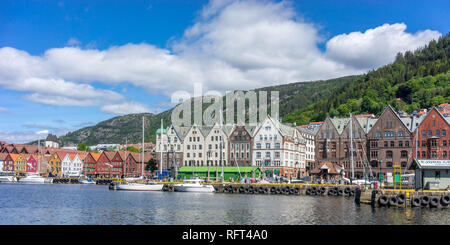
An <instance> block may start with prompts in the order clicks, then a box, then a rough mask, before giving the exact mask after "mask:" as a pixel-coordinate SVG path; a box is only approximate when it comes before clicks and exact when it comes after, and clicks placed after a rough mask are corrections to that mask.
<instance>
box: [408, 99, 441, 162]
mask: <svg viewBox="0 0 450 245" xmlns="http://www.w3.org/2000/svg"><path fill="white" fill-rule="evenodd" d="M449 133H450V125H449V121H448V120H446V118H445V117H443V116H442V114H441V113H440V112H439V111H438V110H437V109H436V108H435V107H434V108H433V109H431V110H430V111H429V112H428V114H427V116H426V117H425V119H423V121H422V122H421V123H420V124H419V126H418V128H417V130H416V131H415V132H414V138H413V139H414V140H413V142H414V143H413V156H414V157H415V158H417V159H439V160H442V159H450V147H449V146H450V135H449Z"/></svg>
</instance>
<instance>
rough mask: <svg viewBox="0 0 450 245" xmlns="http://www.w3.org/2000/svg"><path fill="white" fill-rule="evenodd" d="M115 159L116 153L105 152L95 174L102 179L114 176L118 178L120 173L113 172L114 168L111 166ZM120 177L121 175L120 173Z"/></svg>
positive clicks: (100, 158) (101, 154) (99, 159)
mask: <svg viewBox="0 0 450 245" xmlns="http://www.w3.org/2000/svg"><path fill="white" fill-rule="evenodd" d="M113 157H114V152H109V151H103V152H102V153H100V157H99V158H98V161H97V164H96V172H95V174H96V175H97V176H98V177H100V178H110V177H112V176H114V177H118V173H117V172H114V171H113V168H114V166H113V165H112V164H111V160H112V158H113ZM119 175H120V173H119Z"/></svg>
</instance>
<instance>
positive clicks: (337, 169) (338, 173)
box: [310, 161, 344, 183]
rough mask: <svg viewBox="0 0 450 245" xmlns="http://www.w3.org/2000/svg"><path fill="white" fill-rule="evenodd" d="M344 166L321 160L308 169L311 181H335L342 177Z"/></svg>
mask: <svg viewBox="0 0 450 245" xmlns="http://www.w3.org/2000/svg"><path fill="white" fill-rule="evenodd" d="M343 171H344V168H343V167H342V166H340V165H339V164H337V163H332V162H327V161H323V162H320V163H318V164H317V165H316V167H315V168H314V169H313V170H311V171H310V174H311V177H312V179H313V183H317V182H316V181H317V180H320V183H333V182H335V183H337V181H339V180H341V179H342V178H343V175H344V173H343Z"/></svg>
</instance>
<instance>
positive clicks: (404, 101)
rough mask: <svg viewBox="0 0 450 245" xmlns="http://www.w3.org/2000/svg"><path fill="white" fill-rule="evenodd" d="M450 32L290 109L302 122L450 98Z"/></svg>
mask: <svg viewBox="0 0 450 245" xmlns="http://www.w3.org/2000/svg"><path fill="white" fill-rule="evenodd" d="M449 70H450V34H447V35H446V36H443V37H441V38H439V40H438V41H435V40H433V41H431V42H430V43H429V44H428V45H427V46H426V47H423V48H421V49H418V50H416V51H414V52H411V51H407V52H405V53H404V54H402V53H399V54H397V57H396V60H395V62H393V63H392V64H389V65H386V66H384V67H381V68H379V69H377V70H375V71H370V72H368V73H367V74H365V75H362V76H360V77H358V78H357V79H356V80H354V81H352V82H351V83H349V84H347V85H346V86H342V87H340V88H339V89H337V90H336V91H335V92H334V93H333V96H331V97H329V98H324V99H322V100H320V101H317V102H314V103H312V104H310V105H309V106H307V107H304V108H297V109H296V110H294V111H292V112H290V113H287V114H286V115H285V116H284V118H283V120H284V121H288V122H294V121H295V122H297V123H298V124H304V123H308V122H310V121H319V120H323V119H324V118H325V117H326V115H327V114H329V115H330V116H332V117H333V116H348V115H349V112H350V111H352V112H354V113H358V114H361V113H373V114H377V115H379V114H380V113H381V112H382V110H383V108H384V107H385V106H386V105H387V104H391V105H392V106H393V107H394V108H395V109H400V110H404V111H406V112H408V113H410V112H412V111H413V110H416V109H420V108H429V107H431V106H433V105H438V104H440V103H444V102H449V101H450V94H449V93H450V92H449V91H450V72H449Z"/></svg>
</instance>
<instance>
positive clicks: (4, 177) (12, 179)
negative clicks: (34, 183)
mask: <svg viewBox="0 0 450 245" xmlns="http://www.w3.org/2000/svg"><path fill="white" fill-rule="evenodd" d="M0 181H1V182H17V178H16V177H15V176H12V175H0Z"/></svg>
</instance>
